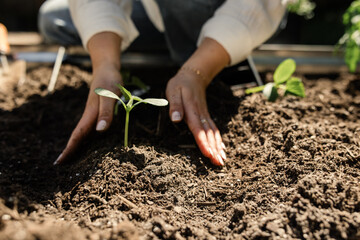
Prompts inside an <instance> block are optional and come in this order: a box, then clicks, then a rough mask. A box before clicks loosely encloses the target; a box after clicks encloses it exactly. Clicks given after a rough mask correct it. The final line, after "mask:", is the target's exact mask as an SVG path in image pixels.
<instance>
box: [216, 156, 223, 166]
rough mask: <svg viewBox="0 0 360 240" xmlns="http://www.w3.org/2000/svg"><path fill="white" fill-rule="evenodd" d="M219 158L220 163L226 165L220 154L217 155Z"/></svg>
mask: <svg viewBox="0 0 360 240" xmlns="http://www.w3.org/2000/svg"><path fill="white" fill-rule="evenodd" d="M217 159H218V161H219V163H220V164H221V166H224V161H223V160H222V158H221V156H220V155H217Z"/></svg>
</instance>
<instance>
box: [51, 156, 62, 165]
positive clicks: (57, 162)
mask: <svg viewBox="0 0 360 240" xmlns="http://www.w3.org/2000/svg"><path fill="white" fill-rule="evenodd" d="M61 157H62V153H61V154H60V155H59V156H58V158H57V159H56V160H55V162H54V163H53V165H54V166H55V165H58V164H59V160H60V158H61Z"/></svg>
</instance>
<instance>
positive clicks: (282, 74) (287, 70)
mask: <svg viewBox="0 0 360 240" xmlns="http://www.w3.org/2000/svg"><path fill="white" fill-rule="evenodd" d="M295 69H296V63H295V61H294V60H293V59H291V58H288V59H286V60H284V61H282V62H281V63H280V64H279V66H278V67H277V68H276V70H275V73H274V82H275V83H276V85H279V84H282V83H284V82H286V81H287V80H288V79H289V78H290V77H291V75H292V74H293V73H294V72H295Z"/></svg>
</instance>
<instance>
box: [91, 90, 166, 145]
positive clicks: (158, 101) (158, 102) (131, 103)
mask: <svg viewBox="0 0 360 240" xmlns="http://www.w3.org/2000/svg"><path fill="white" fill-rule="evenodd" d="M117 87H118V88H119V89H120V91H121V93H122V95H123V96H124V98H125V100H126V101H127V103H125V102H124V101H123V100H121V98H120V97H119V96H118V95H116V94H115V93H113V92H111V91H109V90H106V89H103V88H96V89H95V93H96V94H98V95H100V96H103V97H109V98H114V99H116V100H118V101H119V102H121V104H122V105H123V107H124V109H125V132H124V147H127V146H128V132H129V118H130V111H131V110H132V109H133V108H134V107H135V106H137V105H139V104H140V103H149V104H151V105H154V106H158V107H161V106H166V105H168V101H167V100H166V99H162V98H145V99H142V98H140V97H137V96H133V95H132V94H131V93H130V92H129V91H128V90H127V89H126V88H124V87H123V86H121V85H120V84H117ZM135 101H137V102H135ZM117 107H118V104H116V108H115V114H117V111H118V109H117Z"/></svg>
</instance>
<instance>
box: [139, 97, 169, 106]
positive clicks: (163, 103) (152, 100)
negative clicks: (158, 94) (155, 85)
mask: <svg viewBox="0 0 360 240" xmlns="http://www.w3.org/2000/svg"><path fill="white" fill-rule="evenodd" d="M141 102H143V103H149V104H151V105H155V106H158V107H163V106H166V105H168V104H169V102H168V101H167V100H166V99H159V98H145V99H144V100H142V101H141Z"/></svg>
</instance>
